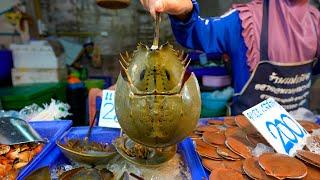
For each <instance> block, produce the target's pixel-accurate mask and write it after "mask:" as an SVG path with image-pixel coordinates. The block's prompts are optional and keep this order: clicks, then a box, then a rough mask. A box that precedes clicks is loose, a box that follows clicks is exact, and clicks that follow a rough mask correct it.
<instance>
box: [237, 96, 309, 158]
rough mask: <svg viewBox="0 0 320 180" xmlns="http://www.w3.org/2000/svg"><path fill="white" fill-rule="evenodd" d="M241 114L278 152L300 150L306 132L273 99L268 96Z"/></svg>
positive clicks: (293, 152)
mask: <svg viewBox="0 0 320 180" xmlns="http://www.w3.org/2000/svg"><path fill="white" fill-rule="evenodd" d="M243 114H244V115H245V116H246V117H247V118H248V119H249V121H250V122H251V123H252V124H253V126H254V127H255V128H256V129H257V130H258V131H259V132H260V133H261V134H262V136H263V137H264V138H265V139H266V140H267V141H268V142H269V144H270V145H271V146H272V147H273V148H274V149H275V150H276V151H277V152H278V153H282V154H286V155H289V156H294V154H295V153H296V151H297V150H301V149H302V148H303V147H304V145H305V143H306V138H307V137H308V136H309V134H308V132H307V131H306V130H305V129H304V128H303V127H302V126H301V125H300V124H299V123H298V122H297V121H296V120H294V119H293V117H291V116H290V114H289V113H288V112H287V111H286V110H285V109H284V108H283V107H282V106H281V105H279V104H278V103H277V102H276V101H275V100H274V99H272V98H269V99H267V100H265V101H263V102H261V103H260V104H258V105H256V106H254V107H252V108H250V109H248V110H246V111H244V112H243Z"/></svg>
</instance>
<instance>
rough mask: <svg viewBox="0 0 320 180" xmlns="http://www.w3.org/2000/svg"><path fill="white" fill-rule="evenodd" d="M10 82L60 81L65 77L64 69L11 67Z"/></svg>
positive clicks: (15, 83)
mask: <svg viewBox="0 0 320 180" xmlns="http://www.w3.org/2000/svg"><path fill="white" fill-rule="evenodd" d="M11 74H12V83H13V85H14V86H16V85H21V84H33V83H48V82H60V81H64V80H66V79H67V70H66V69H16V68H14V69H12V70H11Z"/></svg>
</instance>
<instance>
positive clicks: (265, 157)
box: [258, 153, 307, 179]
mask: <svg viewBox="0 0 320 180" xmlns="http://www.w3.org/2000/svg"><path fill="white" fill-rule="evenodd" d="M258 161H259V165H260V166H261V167H262V168H263V169H264V170H265V172H266V174H267V175H269V176H273V177H275V178H278V179H285V178H290V179H299V178H303V177H305V176H306V175H307V166H306V165H305V164H303V163H302V162H301V161H299V160H298V159H295V158H292V157H290V156H287V155H284V154H278V153H265V154H262V155H261V156H259V160H258Z"/></svg>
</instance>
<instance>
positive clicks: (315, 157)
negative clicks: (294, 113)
mask: <svg viewBox="0 0 320 180" xmlns="http://www.w3.org/2000/svg"><path fill="white" fill-rule="evenodd" d="M225 120H226V121H221V120H218V119H210V120H208V121H207V124H206V125H201V126H198V127H197V128H196V129H195V130H194V131H193V132H192V133H191V135H190V137H191V138H192V139H193V142H194V144H195V149H196V151H197V153H198V154H199V156H200V157H201V159H202V165H203V166H204V168H205V169H207V170H208V171H210V172H211V174H210V177H209V178H210V179H266V180H269V179H307V180H308V179H320V155H319V154H317V153H315V152H312V150H311V149H308V148H307V147H308V146H307V147H306V148H305V149H304V150H300V151H297V154H296V157H289V156H286V155H283V154H279V153H275V151H274V150H273V148H272V147H271V146H270V145H269V144H268V142H267V141H266V140H265V139H264V138H263V136H262V135H261V134H260V133H259V132H258V131H256V129H255V128H254V127H253V126H252V125H251V123H250V122H249V121H248V120H247V119H246V117H245V116H242V115H239V116H235V117H226V118H225ZM298 122H299V123H301V125H302V126H303V127H305V128H306V129H307V130H308V131H309V132H310V133H311V132H313V131H317V130H319V129H320V126H319V125H317V124H315V123H312V122H309V121H298ZM311 137H312V141H311V142H312V143H313V144H316V145H318V144H319V143H320V138H319V135H317V136H311ZM311 137H310V138H311ZM316 141H317V142H316ZM261 147H264V148H265V149H260V150H258V148H261ZM317 150H318V151H319V148H318V149H317ZM258 151H261V152H258ZM257 152H258V153H257ZM316 152H317V151H316Z"/></svg>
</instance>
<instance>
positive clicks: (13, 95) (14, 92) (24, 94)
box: [0, 83, 65, 110]
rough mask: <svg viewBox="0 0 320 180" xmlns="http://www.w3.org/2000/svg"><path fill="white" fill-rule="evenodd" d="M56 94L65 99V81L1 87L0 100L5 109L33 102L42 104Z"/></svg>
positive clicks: (21, 106)
mask: <svg viewBox="0 0 320 180" xmlns="http://www.w3.org/2000/svg"><path fill="white" fill-rule="evenodd" d="M54 95H56V96H57V97H58V98H59V99H60V100H65V83H40V84H30V85H22V86H15V87H10V88H0V100H1V103H2V106H3V108H4V109H8V110H11V109H21V108H23V107H25V106H27V105H31V104H33V103H37V104H40V105H41V104H42V103H45V102H47V101H50V99H51V98H53V96H54Z"/></svg>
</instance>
